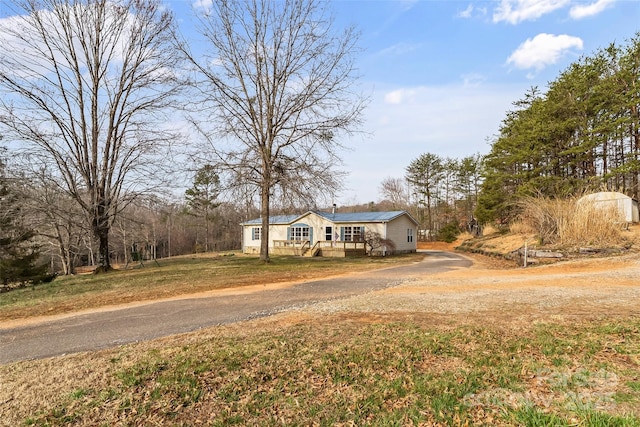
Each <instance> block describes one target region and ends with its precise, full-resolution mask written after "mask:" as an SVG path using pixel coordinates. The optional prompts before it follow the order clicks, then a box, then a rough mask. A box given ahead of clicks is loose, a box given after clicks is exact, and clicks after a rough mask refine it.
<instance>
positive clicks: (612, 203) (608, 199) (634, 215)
mask: <svg viewBox="0 0 640 427" xmlns="http://www.w3.org/2000/svg"><path fill="white" fill-rule="evenodd" d="M582 203H592V204H593V206H594V207H596V208H600V209H615V210H617V211H618V212H619V213H620V216H621V217H622V219H623V221H626V222H628V223H632V222H639V221H640V214H639V211H638V201H637V200H634V199H632V198H631V197H629V196H627V195H625V194H622V193H618V192H616V191H602V192H599V193H593V194H587V195H586V196H584V197H581V198H580V200H578V204H582Z"/></svg>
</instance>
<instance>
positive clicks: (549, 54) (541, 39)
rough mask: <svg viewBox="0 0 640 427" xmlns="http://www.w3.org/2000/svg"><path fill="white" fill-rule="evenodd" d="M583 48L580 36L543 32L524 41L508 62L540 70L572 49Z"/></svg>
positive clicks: (521, 67)
mask: <svg viewBox="0 0 640 427" xmlns="http://www.w3.org/2000/svg"><path fill="white" fill-rule="evenodd" d="M582 48H583V42H582V39H580V38H578V37H573V36H568V35H566V34H561V35H553V34H546V33H541V34H538V35H537V36H535V37H534V38H533V39H527V40H526V41H525V42H524V43H522V44H521V45H520V46H519V47H518V49H516V50H515V52H513V53H512V54H511V56H510V57H509V58H508V59H507V64H512V65H514V66H515V67H516V68H520V69H531V68H533V69H535V70H536V71H540V70H542V69H543V68H545V67H546V66H548V65H551V64H555V63H556V62H558V60H559V59H560V58H562V57H563V56H564V55H566V54H567V52H570V51H571V50H572V49H578V50H582Z"/></svg>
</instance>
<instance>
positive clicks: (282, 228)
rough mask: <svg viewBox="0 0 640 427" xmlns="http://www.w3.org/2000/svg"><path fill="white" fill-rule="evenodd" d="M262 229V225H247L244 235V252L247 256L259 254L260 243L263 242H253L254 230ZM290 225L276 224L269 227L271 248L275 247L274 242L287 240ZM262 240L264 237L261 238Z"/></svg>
mask: <svg viewBox="0 0 640 427" xmlns="http://www.w3.org/2000/svg"><path fill="white" fill-rule="evenodd" d="M255 227H257V228H262V227H261V226H260V224H255V225H245V226H244V227H243V228H242V230H243V233H242V234H243V235H242V252H243V253H245V254H259V253H260V242H261V241H262V240H253V232H252V230H253V228H255ZM287 227H288V225H280V224H274V225H271V226H269V242H270V243H269V247H270V248H272V247H273V241H274V240H287ZM260 238H261V239H262V235H261V236H260Z"/></svg>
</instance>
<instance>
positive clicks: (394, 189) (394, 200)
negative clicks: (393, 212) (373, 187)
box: [379, 177, 409, 209]
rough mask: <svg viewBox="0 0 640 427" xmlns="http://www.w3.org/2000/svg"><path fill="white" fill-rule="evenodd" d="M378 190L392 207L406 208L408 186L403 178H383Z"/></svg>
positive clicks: (407, 203) (407, 204)
mask: <svg viewBox="0 0 640 427" xmlns="http://www.w3.org/2000/svg"><path fill="white" fill-rule="evenodd" d="M379 191H380V194H382V197H384V198H385V199H386V200H388V201H389V202H391V205H392V206H393V209H407V207H408V206H409V187H408V185H407V182H406V181H405V180H404V179H403V178H392V177H387V178H384V179H383V180H382V182H381V183H380V189H379Z"/></svg>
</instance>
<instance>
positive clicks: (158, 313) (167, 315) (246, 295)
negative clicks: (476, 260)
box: [0, 251, 472, 364]
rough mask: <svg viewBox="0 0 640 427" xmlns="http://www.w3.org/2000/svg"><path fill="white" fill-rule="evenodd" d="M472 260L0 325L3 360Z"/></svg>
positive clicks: (226, 318)
mask: <svg viewBox="0 0 640 427" xmlns="http://www.w3.org/2000/svg"><path fill="white" fill-rule="evenodd" d="M471 265H472V261H471V260H469V259H468V258H466V257H463V256H461V255H457V254H452V253H447V252H440V251H429V252H426V253H425V258H424V260H423V261H422V262H419V263H415V264H412V265H408V266H402V267H393V268H387V269H383V270H376V271H372V272H366V273H357V274H351V275H346V276H339V277H335V278H328V279H326V280H317V281H312V282H307V283H298V284H290V285H289V286H282V285H278V286H272V287H271V286H261V287H258V288H255V287H253V288H250V289H247V288H241V289H228V290H223V291H216V292H212V293H208V294H206V295H198V296H192V297H186V298H177V299H172V300H165V301H160V302H149V303H144V304H136V305H130V306H125V307H112V308H108V309H103V310H96V311H92V312H88V313H84V314H76V315H70V316H62V317H59V318H56V319H36V320H31V321H27V322H20V323H16V324H13V325H8V326H3V327H2V329H0V364H6V363H11V362H15V361H19V360H26V359H37V358H44V357H50V356H57V355H62V354H68V353H75V352H81V351H90V350H98V349H102V348H108V347H113V346H117V345H121V344H126V343H131V342H136V341H145V340H150V339H153V338H158V337H161V336H167V335H173V334H178V333H183V332H189V331H194V330H198V329H201V328H205V327H209V326H214V325H220V324H228V323H233V322H238V321H242V320H248V319H253V318H258V317H264V316H269V315H272V314H275V313H280V312H284V311H288V310H292V309H295V308H302V307H310V306H312V305H315V304H317V303H319V302H323V301H325V302H326V301H333V302H334V303H338V302H339V300H341V299H345V298H351V297H356V298H364V300H367V299H369V298H372V297H373V295H372V292H373V291H380V290H384V289H389V288H393V287H396V286H400V285H403V284H408V283H412V282H416V281H418V280H424V277H426V276H430V275H434V274H440V273H443V272H446V271H450V270H452V269H456V268H460V267H470V266H471Z"/></svg>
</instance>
